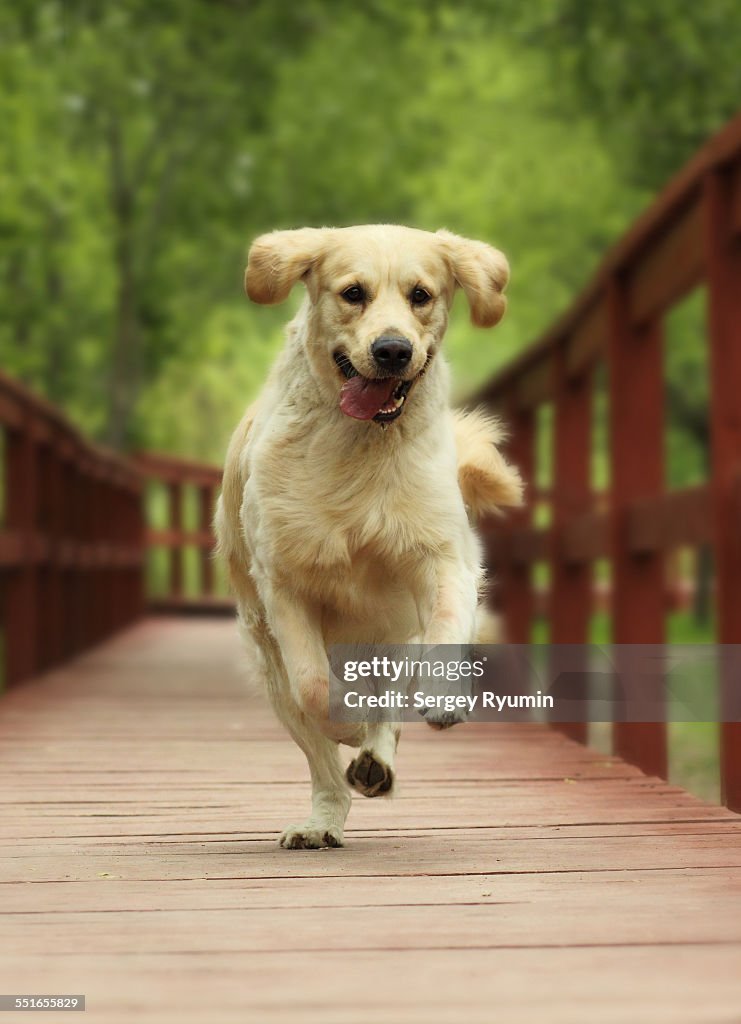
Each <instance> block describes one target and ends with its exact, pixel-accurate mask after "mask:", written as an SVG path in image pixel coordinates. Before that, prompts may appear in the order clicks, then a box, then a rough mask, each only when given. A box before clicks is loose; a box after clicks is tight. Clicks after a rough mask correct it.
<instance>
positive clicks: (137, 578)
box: [0, 374, 233, 688]
mask: <svg viewBox="0 0 741 1024" xmlns="http://www.w3.org/2000/svg"><path fill="white" fill-rule="evenodd" d="M0 465H2V477H1V478H0V688H1V687H2V685H3V684H4V685H8V686H10V685H13V684H15V683H17V682H20V681H21V680H23V679H25V678H28V677H30V676H32V675H34V674H36V673H38V672H41V671H44V670H45V669H48V668H52V667H53V666H55V665H58V664H60V663H62V662H64V661H66V660H67V659H68V658H71V657H72V656H74V655H75V654H77V653H78V652H80V651H82V650H85V649H86V648H88V647H91V646H93V645H94V644H96V643H98V642H99V641H100V640H102V639H103V638H105V637H106V636H109V635H110V634H111V633H113V632H115V631H116V630H118V629H120V628H122V627H123V626H126V625H128V624H129V623H130V622H133V621H134V620H135V619H136V618H138V617H139V616H140V615H141V614H143V612H144V611H145V610H148V611H171V612H189V611H193V612H212V611H217V612H230V611H231V610H232V609H233V602H231V601H230V600H229V599H228V598H225V597H218V596H216V594H215V591H216V587H215V580H214V566H213V562H212V558H211V552H212V549H213V546H214V537H213V531H212V528H211V517H212V512H213V505H214V501H215V496H216V492H217V490H218V487H219V485H220V482H221V470H219V469H218V468H215V467H213V466H207V465H202V464H200V463H195V462H186V461H184V460H178V459H173V458H169V457H166V456H159V455H151V454H147V455H140V456H137V457H135V458H123V457H121V456H118V455H116V454H114V453H112V452H109V451H105V450H104V449H102V448H100V447H98V446H96V445H94V444H91V443H90V442H88V441H86V440H84V439H83V438H82V436H81V435H80V434H79V433H78V431H76V430H75V429H74V428H73V427H72V426H71V425H70V424H69V422H68V421H67V420H66V419H65V418H64V416H63V415H62V414H61V413H60V412H59V411H58V410H56V409H55V408H54V407H53V406H51V405H49V404H48V403H47V402H44V401H43V400H42V399H40V398H38V397H36V396H34V395H32V394H31V393H30V392H29V391H27V390H26V389H25V388H24V387H23V386H22V385H20V384H18V383H17V382H15V381H12V380H10V379H9V378H8V377H6V376H5V375H3V374H0ZM152 484H159V485H161V486H162V487H164V488H165V490H166V494H167V496H168V503H167V506H166V508H167V515H168V519H167V525H166V527H165V528H164V529H155V528H150V527H148V524H147V503H146V500H145V499H146V496H147V489H148V487H149V486H150V485H152ZM191 489H192V490H193V493H194V495H195V497H196V499H197V523H196V526H195V528H193V529H186V528H185V525H184V520H183V499H184V496H185V495H186V494H187V492H188V491H189V490H191ZM191 496H193V495H191ZM159 547H164V548H165V549H166V550H167V552H168V553H169V557H170V565H169V572H168V574H167V577H166V579H165V580H164V581H163V586H162V587H161V588H160V590H161V592H160V593H159V594H158V595H157V596H156V597H155V596H153V595H151V594H150V593H149V590H150V588H149V587H148V581H147V572H146V567H147V560H148V555H149V552H150V551H153V550H156V549H157V548H159ZM188 548H196V549H197V550H198V552H199V559H198V566H197V571H196V572H195V573H194V572H190V573H188V574H187V576H188V587H187V588H186V586H185V577H186V573H185V571H184V556H185V552H186V550H187V549H188Z"/></svg>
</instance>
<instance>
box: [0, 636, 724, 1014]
mask: <svg viewBox="0 0 741 1024" xmlns="http://www.w3.org/2000/svg"><path fill="white" fill-rule="evenodd" d="M0 750H1V751H2V753H1V754H0V804H2V810H1V812H0V813H2V822H3V830H2V834H0V948H2V949H3V950H4V955H3V957H2V959H1V960H0V990H2V991H6V992H10V991H21V990H23V991H33V990H37V991H41V990H44V991H61V992H63V991H70V992H71V991H76V992H80V991H84V992H85V993H86V994H87V996H88V1009H89V1011H94V1019H95V1020H100V1021H103V1022H118V1021H121V1022H123V1021H125V1020H130V1019H131V1018H132V1016H138V1017H140V1018H141V1019H144V1020H152V1021H157V1022H158V1024H159V1022H169V1021H172V1022H173V1024H174V1022H176V1021H177V1022H191V1021H193V1022H195V1021H199V1022H200V1021H202V1020H206V1019H207V1020H209V1021H214V1022H217V1024H227V1022H231V1021H235V1022H236V1021H240V1022H243V1021H251V1020H255V1021H283V1020H286V1021H288V1020H291V1021H295V1020H296V1019H300V1020H302V1021H322V1022H327V1021H330V1022H332V1021H337V1022H338V1024H339V1022H340V1021H342V1022H343V1024H347V1022H354V1021H358V1022H360V1021H362V1022H365V1021H368V1020H388V1021H393V1022H394V1024H396V1022H397V1021H398V1022H406V1021H409V1022H412V1021H414V1022H417V1021H419V1022H422V1021H424V1022H448V1021H450V1022H452V1021H458V1020H466V1021H471V1022H479V1021H480V1022H489V1021H491V1020H494V1019H502V1020H506V1021H508V1022H509V1021H537V1022H541V1021H545V1020H547V1021H564V1022H569V1024H579V1022H581V1021H584V1022H587V1021H589V1022H590V1024H591V1022H592V1021H594V1020H600V1021H615V1022H617V1021H625V1020H628V1019H632V1020H640V1019H647V1018H648V1017H649V1016H650V1018H651V1020H655V1021H672V1022H674V1021H687V1022H690V1021H693V1022H694V1021H699V1020H702V1021H711V1020H733V1019H734V1014H736V1016H738V1011H739V1008H740V1007H741V972H739V964H741V819H739V818H738V817H737V816H736V815H733V814H731V813H730V812H728V811H727V810H725V809H724V808H720V807H710V806H708V805H705V804H703V803H701V802H700V801H698V800H696V799H695V798H694V797H692V796H690V795H688V794H686V793H684V792H683V791H682V790H679V789H677V788H676V787H672V786H669V785H667V784H665V783H663V782H661V781H659V780H658V779H652V778H647V777H646V776H644V775H642V774H641V773H640V772H638V771H637V770H636V769H635V768H633V767H629V766H627V765H625V764H624V763H623V762H621V761H620V760H619V759H616V758H614V757H605V756H602V755H600V754H596V753H593V752H590V751H588V750H586V749H585V748H583V747H581V746H579V745H577V744H575V743H572V742H570V741H569V740H567V739H566V738H564V737H563V736H560V735H558V734H556V733H555V732H552V731H547V730H542V729H540V728H539V727H533V726H524V725H503V726H481V725H477V726H464V727H461V728H459V729H457V730H452V731H451V732H449V733H446V734H442V735H441V734H437V733H432V732H431V731H429V730H428V729H426V728H425V727H424V726H420V727H411V728H407V729H406V731H405V733H404V736H403V738H402V746H401V750H400V762H399V777H400V792H399V795H398V797H397V798H396V799H393V800H380V801H367V800H366V801H364V800H362V799H361V798H358V799H357V800H355V801H354V805H353V809H352V812H351V817H350V823H349V824H350V828H349V831H348V836H347V846H346V848H345V849H343V850H327V851H321V852H316V853H314V852H310V851H296V852H288V851H282V850H279V849H278V848H277V846H276V844H275V839H276V835H277V832H278V830H279V829H280V827H281V826H282V825H283V824H285V823H286V822H287V821H289V820H291V819H295V818H300V817H301V816H302V815H303V814H304V813H305V812H306V809H307V807H308V784H307V781H306V772H305V769H304V766H303V764H302V759H301V756H300V754H299V753H298V751H297V750H296V749H295V748H294V747H293V745H292V743H291V742H290V740H288V739H287V738H286V737H284V735H283V733H282V731H281V729H280V727H279V726H277V725H276V723H275V722H274V720H273V719H272V716H271V714H270V712H269V710H268V709H267V708H266V707H265V706H264V705H263V703H262V701H261V699H260V698H259V696H256V695H255V694H254V693H252V692H250V690H249V687H248V686H247V685H246V684H245V682H244V680H243V679H242V678H241V670H240V668H239V651H238V646H237V642H236V637H235V634H234V630H233V626H232V625H231V624H229V623H225V622H220V621H218V620H209V621H195V620H191V621H182V620H181V621H175V620H156V621H149V622H145V623H143V624H142V625H140V626H138V627H136V628H135V629H134V630H132V631H130V632H129V633H127V634H125V635H123V636H120V637H118V638H116V639H115V640H113V641H112V642H109V643H108V644H106V645H105V646H104V647H101V648H99V649H97V650H96V651H95V652H93V653H91V654H89V655H87V656H85V657H84V658H82V659H80V660H78V661H77V662H74V663H72V664H70V665H68V666H66V667H65V668H64V669H61V670H58V671H57V672H55V673H54V674H51V675H48V676H46V677H43V678H41V679H39V680H37V681H35V682H33V683H31V684H29V685H28V686H26V687H23V688H18V689H16V690H14V691H12V692H11V693H9V694H8V695H6V697H5V698H4V699H3V701H2V702H1V703H0ZM348 755H349V752H348Z"/></svg>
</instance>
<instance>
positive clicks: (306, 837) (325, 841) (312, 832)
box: [278, 821, 343, 850]
mask: <svg viewBox="0 0 741 1024" xmlns="http://www.w3.org/2000/svg"><path fill="white" fill-rule="evenodd" d="M278 845H279V846H282V847H283V849H284V850H322V849H325V848H326V847H332V848H336V847H338V846H342V845H343V841H342V829H341V828H337V826H336V825H329V826H325V825H317V824H315V823H314V822H311V821H307V822H306V824H305V825H289V826H288V828H287V829H285V830H284V831H283V833H282V835H281V837H280V839H279V840H278Z"/></svg>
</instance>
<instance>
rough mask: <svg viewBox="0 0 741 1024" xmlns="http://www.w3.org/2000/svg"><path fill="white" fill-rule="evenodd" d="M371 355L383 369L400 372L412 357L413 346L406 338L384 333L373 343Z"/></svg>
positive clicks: (389, 371)
mask: <svg viewBox="0 0 741 1024" xmlns="http://www.w3.org/2000/svg"><path fill="white" fill-rule="evenodd" d="M371 355H372V356H373V358H374V359H375V361H376V363H377V364H378V366H379V368H380V369H381V370H385V371H386V372H387V373H399V372H400V371H401V370H403V369H404V367H405V366H406V365H407V363H408V362H409V360H410V359H411V358H412V346H411V344H410V342H408V341H407V340H406V338H396V337H394V336H393V335H386V334H382V335H381V337H380V338H376V340H375V341H374V342H373V344H372V345H371Z"/></svg>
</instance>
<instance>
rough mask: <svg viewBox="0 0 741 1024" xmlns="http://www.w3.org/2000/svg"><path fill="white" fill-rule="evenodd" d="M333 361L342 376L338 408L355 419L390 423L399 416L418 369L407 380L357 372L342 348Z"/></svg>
mask: <svg viewBox="0 0 741 1024" xmlns="http://www.w3.org/2000/svg"><path fill="white" fill-rule="evenodd" d="M334 361H335V362H336V363H337V366H338V367H339V369H340V372H341V373H342V375H343V377H344V378H345V383H344V384H343V385H342V390H341V391H340V409H342V411H343V412H344V413H345V415H346V416H352V418H353V419H355V420H373V421H374V422H375V423H390V422H391V421H392V420H395V419H396V418H397V417H398V416H401V414H402V412H403V411H404V402H405V401H406V398H407V395H408V394H409V392H410V390H411V387H412V384H414V382H415V381H416V380H417V378H418V377H420V376H421V375H422V373H418V374H417V376H416V377H413V378H412V379H411V380H401V379H400V378H399V377H376V378H369V377H363V376H361V374H359V373H358V371H357V370H356V369H355V367H354V366H353V364H352V363H351V362H350V360H349V359H348V358H347V356H346V355H345V354H344V353H343V352H335V354H334ZM422 372H424V371H422Z"/></svg>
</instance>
